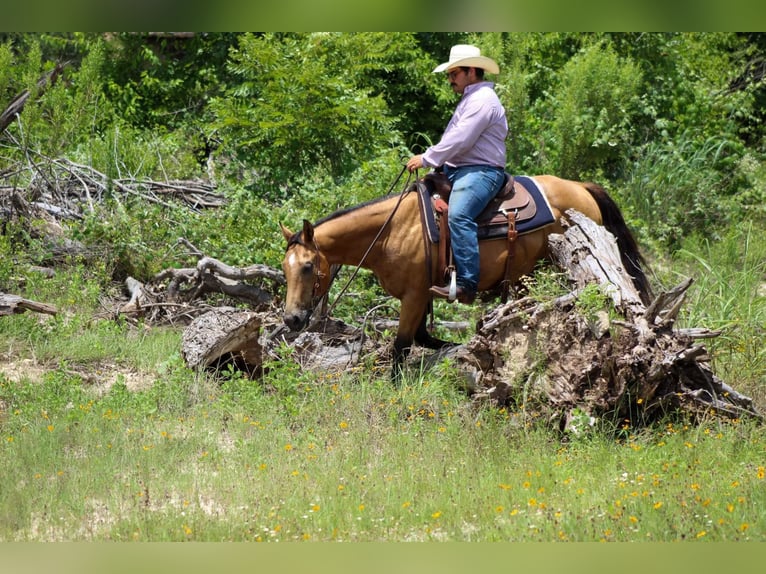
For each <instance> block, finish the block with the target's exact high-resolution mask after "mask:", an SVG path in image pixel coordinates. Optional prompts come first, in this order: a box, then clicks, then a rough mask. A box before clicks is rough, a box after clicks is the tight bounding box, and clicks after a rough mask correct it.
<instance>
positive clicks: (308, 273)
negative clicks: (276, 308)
mask: <svg viewBox="0 0 766 574" xmlns="http://www.w3.org/2000/svg"><path fill="white" fill-rule="evenodd" d="M280 227H281V228H282V235H283V236H284V238H285V240H287V249H286V251H285V258H284V259H283V260H282V270H283V271H284V274H285V279H286V281H287V295H285V313H284V316H283V319H284V322H285V325H287V326H288V327H289V328H290V330H292V331H300V330H301V329H304V328H305V327H306V326H307V325H308V323H309V319H310V318H311V314H312V312H313V311H314V309H315V308H316V306H317V304H318V303H319V301H320V300H321V299H322V297H323V296H324V295H325V294H326V293H327V291H328V289H329V288H330V265H329V263H328V262H327V258H326V257H325V256H324V255H323V254H322V252H321V251H320V250H319V245H318V244H317V241H316V237H315V236H314V226H313V225H311V223H310V222H309V221H307V220H305V219H304V220H303V230H302V231H299V232H297V233H293V232H292V231H290V230H289V229H287V228H286V227H285V226H284V225H282V224H280Z"/></svg>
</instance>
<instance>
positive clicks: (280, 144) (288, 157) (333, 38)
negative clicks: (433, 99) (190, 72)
mask: <svg viewBox="0 0 766 574" xmlns="http://www.w3.org/2000/svg"><path fill="white" fill-rule="evenodd" d="M385 44H386V37H385V36H384V35H367V34H330V33H313V34H265V35H262V36H258V35H254V34H245V35H243V36H241V37H240V41H239V44H238V46H237V48H236V49H235V50H233V51H232V54H231V64H230V71H231V72H232V74H234V75H235V76H236V77H237V78H238V80H239V82H238V83H237V84H236V85H235V86H233V87H232V88H231V89H230V90H229V91H228V92H227V94H226V96H225V97H221V98H217V99H216V100H215V101H214V102H212V105H211V109H212V110H213V111H214V114H215V117H216V127H217V129H218V130H219V134H220V136H221V138H222V140H223V141H224V145H225V146H226V147H228V148H229V149H232V150H236V151H237V154H238V156H239V159H240V160H241V161H244V162H246V163H247V164H248V165H253V166H256V168H257V170H258V171H259V177H260V178H261V179H264V180H265V181H266V189H265V190H264V192H265V193H274V187H275V186H276V185H280V184H282V185H285V184H287V185H289V184H290V183H294V182H295V181H297V180H298V179H300V178H301V177H304V176H306V174H309V173H311V172H312V171H313V170H317V169H318V170H322V171H325V172H327V173H330V174H332V175H333V176H336V177H337V176H343V175H347V174H348V173H350V172H351V171H352V170H353V169H354V168H355V167H356V166H358V164H359V162H360V161H361V160H363V159H364V158H369V157H371V156H372V155H374V154H375V153H376V152H378V151H379V150H381V149H385V148H386V147H390V146H392V145H398V143H399V141H398V137H397V133H396V131H395V130H394V129H393V124H394V121H393V119H392V117H391V115H390V113H389V108H388V105H387V103H386V101H385V99H384V98H383V96H382V95H381V94H380V93H376V92H375V90H374V89H373V86H370V76H371V74H372V73H373V71H374V72H376V73H383V72H384V71H385V69H386V64H385V62H381V54H382V53H385V52H384V48H385ZM376 81H379V80H376ZM277 195H279V194H277Z"/></svg>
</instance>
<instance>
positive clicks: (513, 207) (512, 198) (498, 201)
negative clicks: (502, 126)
mask: <svg viewBox="0 0 766 574" xmlns="http://www.w3.org/2000/svg"><path fill="white" fill-rule="evenodd" d="M422 187H423V188H424V190H421V202H420V203H421V208H422V210H426V209H427V207H426V205H429V207H430V209H431V210H432V211H431V214H432V220H433V215H435V217H436V220H438V221H437V222H435V223H436V224H437V226H438V230H430V233H429V234H428V235H429V236H430V238H431V242H433V243H436V242H438V244H439V261H438V273H437V278H439V279H438V281H440V284H441V285H444V284H445V283H446V282H447V281H448V280H449V277H450V275H451V274H452V273H454V266H453V265H452V262H451V261H452V248H451V243H450V236H449V226H448V225H447V218H448V211H449V195H450V192H451V190H452V183H451V182H450V181H449V179H448V178H447V176H446V175H444V174H443V173H439V172H432V173H428V174H427V175H426V176H425V177H424V178H423V186H422ZM423 196H427V197H428V198H429V199H430V201H425V198H424V197H423ZM536 214H537V203H536V202H535V200H534V198H533V197H532V195H531V194H530V192H529V191H528V190H527V188H526V187H525V186H524V185H522V183H521V182H519V181H518V180H517V179H516V178H515V177H514V176H513V175H511V174H510V173H507V172H506V174H505V183H504V184H503V186H502V188H501V189H500V191H499V192H498V194H497V195H496V196H495V197H494V198H493V199H492V200H491V201H490V202H489V204H488V205H487V207H486V208H485V209H484V210H483V211H482V212H481V214H480V215H479V217H477V218H476V222H477V224H478V226H479V227H478V236H479V240H480V241H482V240H485V239H497V238H499V237H503V236H505V237H506V240H507V242H508V256H507V258H506V263H505V273H504V279H503V283H502V291H501V296H502V301H503V302H505V301H506V300H507V298H508V291H509V288H510V285H509V282H510V281H509V280H510V271H511V262H512V260H513V256H514V243H515V241H516V237H517V236H518V234H519V231H518V228H517V227H518V225H519V224H520V223H523V222H526V221H530V220H532V219H534V218H535V215H536ZM428 222H429V218H428V217H427V214H426V217H424V227H427V226H428ZM426 251H427V253H429V254H430V249H427V250H426ZM427 259H428V260H429V269H430V256H429V257H427Z"/></svg>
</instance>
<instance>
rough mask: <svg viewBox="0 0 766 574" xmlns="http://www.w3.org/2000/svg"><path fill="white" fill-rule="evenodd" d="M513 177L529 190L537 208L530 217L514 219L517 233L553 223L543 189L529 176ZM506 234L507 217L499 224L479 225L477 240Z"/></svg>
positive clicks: (520, 233)
mask: <svg viewBox="0 0 766 574" xmlns="http://www.w3.org/2000/svg"><path fill="white" fill-rule="evenodd" d="M515 177H516V182H518V183H520V184H521V185H523V186H524V189H526V190H527V191H528V192H529V195H531V196H532V199H533V200H534V202H535V205H536V206H537V210H536V212H535V214H534V215H533V216H532V217H531V218H529V219H525V220H517V221H516V231H517V232H518V233H519V235H522V234H524V233H529V232H530V231H534V230H535V229H539V228H540V227H544V226H546V225H550V224H551V223H553V222H554V221H555V218H554V217H553V211H552V210H551V206H550V205H549V204H548V199H547V198H546V197H545V195H544V194H543V191H542V189H541V188H540V186H539V185H538V184H537V182H536V181H535V180H534V179H532V178H531V177H527V176H525V175H517V176H515ZM507 234H508V223H507V219H505V218H504V222H503V223H501V224H495V223H491V224H488V225H479V241H481V240H483V239H496V238H498V237H506V236H507Z"/></svg>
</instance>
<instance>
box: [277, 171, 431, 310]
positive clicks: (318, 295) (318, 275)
mask: <svg viewBox="0 0 766 574" xmlns="http://www.w3.org/2000/svg"><path fill="white" fill-rule="evenodd" d="M406 169H407V166H404V167H403V168H402V170H401V171H400V172H399V175H398V176H397V177H396V179H395V180H394V182H393V183H392V184H391V186H390V187H389V189H388V193H387V195H390V194H391V191H392V190H393V188H394V186H395V185H396V184H397V182H398V181H399V180H400V179H401V178H402V174H403V173H404V171H405V170H406ZM416 176H417V174H416ZM409 183H410V176H407V181H406V182H405V183H404V189H402V191H401V192H400V194H399V200H398V201H397V202H396V205H395V206H394V209H393V210H392V211H391V213H390V214H389V215H388V217H387V218H386V220H385V221H384V222H383V225H382V226H381V227H380V229H379V230H378V233H377V234H376V235H375V237H374V238H373V240H372V242H371V243H370V245H369V246H368V247H367V250H366V251H365V252H364V255H363V256H362V258H361V259H360V260H359V263H358V264H357V266H356V268H355V269H354V272H353V273H352V274H351V277H349V278H348V281H346V284H345V285H344V286H343V288H342V289H341V290H340V292H339V293H338V295H336V297H335V300H334V301H333V302H332V305H330V306H329V307H328V308H326V309H323V311H322V316H323V317H326V316H328V315H329V314H330V312H331V311H332V310H333V309H335V306H336V305H337V304H338V301H340V298H341V296H342V295H343V294H344V293H345V292H346V290H347V289H348V288H349V286H350V285H351V282H352V281H353V280H354V279H355V278H356V276H357V274H358V273H359V270H360V269H361V268H362V264H363V263H364V262H365V260H366V259H367V256H368V255H369V254H370V251H372V248H373V247H374V246H375V243H376V242H377V241H378V239H379V238H380V236H381V235H382V234H383V231H384V230H385V229H386V227H387V226H388V224H389V223H390V222H391V220H392V219H393V218H394V215H395V214H396V212H397V211H398V210H399V206H400V205H401V203H402V200H403V199H404V197H405V196H406V195H407V194H408V193H409V192H410V191H412V189H413V188H411V187H410V186H409ZM312 243H313V247H314V288H313V291H312V293H311V308H312V309H316V307H317V305H319V302H320V301H321V300H322V298H324V297H326V296H327V294H328V292H329V290H330V285H332V282H333V281H334V280H335V277H337V275H338V273H339V272H340V268H341V266H340V265H337V266H336V269H335V271H334V272H333V277H332V279H331V280H330V285H328V287H327V292H325V293H322V292H321V291H322V285H321V279H322V277H324V275H322V272H321V271H320V270H319V256H320V253H321V252H320V249H319V244H318V243H317V241H316V237H315V238H314V240H313V241H312ZM288 247H289V246H288Z"/></svg>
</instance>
